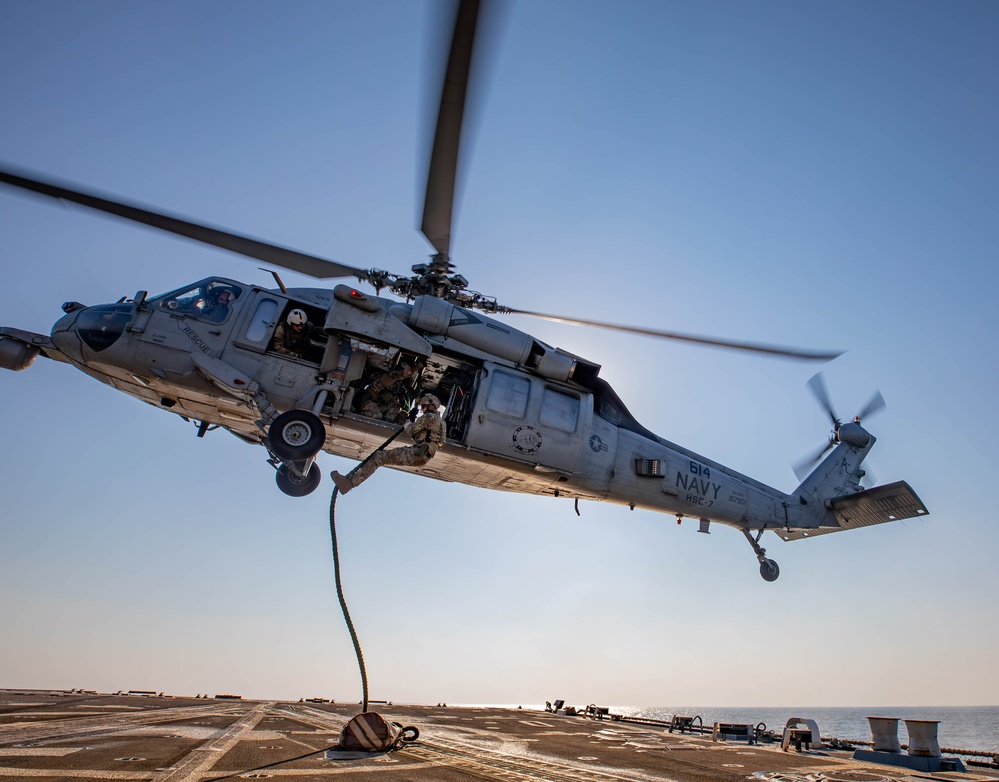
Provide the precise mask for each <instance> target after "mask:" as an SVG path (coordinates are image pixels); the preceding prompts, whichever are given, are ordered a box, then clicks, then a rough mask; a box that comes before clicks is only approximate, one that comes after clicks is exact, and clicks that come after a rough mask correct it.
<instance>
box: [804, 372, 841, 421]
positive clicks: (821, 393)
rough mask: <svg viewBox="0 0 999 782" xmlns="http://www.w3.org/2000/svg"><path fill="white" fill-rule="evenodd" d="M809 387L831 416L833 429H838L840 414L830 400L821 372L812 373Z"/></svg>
mask: <svg viewBox="0 0 999 782" xmlns="http://www.w3.org/2000/svg"><path fill="white" fill-rule="evenodd" d="M808 388H809V389H811V392H812V394H813V396H814V397H815V399H816V401H817V402H818V403H819V405H821V407H822V409H823V410H825V411H826V413H828V415H829V418H830V419H831V420H832V425H833V429H836V430H838V429H839V424H840V420H839V416H838V415H836V411H835V410H833V406H832V402H830V401H829V391H828V390H827V389H826V381H825V378H824V377H823V376H822V373H821V372H819V373H817V374H815V375H812V377H811V378H810V379H809V381H808Z"/></svg>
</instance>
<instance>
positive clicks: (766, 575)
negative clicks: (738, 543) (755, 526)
mask: <svg viewBox="0 0 999 782" xmlns="http://www.w3.org/2000/svg"><path fill="white" fill-rule="evenodd" d="M742 534H743V535H745V536H746V540H748V541H749V545H750V546H752V547H753V551H755V552H756V558H757V559H758V560H759V561H760V575H761V576H763V580H764V581H776V580H777V576H779V575H780V568H779V567H777V563H776V562H774V561H773V560H772V559H767V550H766V549H765V548H763V546H761V545H760V538H761V537H763V530H760V531H759V533H758V534H757V536H756V537H755V538H754V537H753V536H752V534H750V532H749V530H748V529H744V530H743V531H742Z"/></svg>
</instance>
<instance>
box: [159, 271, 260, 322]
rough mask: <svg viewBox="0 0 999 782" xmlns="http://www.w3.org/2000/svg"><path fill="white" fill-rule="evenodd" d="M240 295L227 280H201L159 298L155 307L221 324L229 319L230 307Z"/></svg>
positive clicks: (240, 291)
mask: <svg viewBox="0 0 999 782" xmlns="http://www.w3.org/2000/svg"><path fill="white" fill-rule="evenodd" d="M242 293H243V289H242V288H241V287H240V286H239V285H235V284H233V283H231V282H229V281H228V280H220V279H209V280H202V281H201V282H199V283H197V284H196V285H192V286H190V287H188V288H183V289H181V290H179V291H174V292H172V293H167V294H166V295H164V296H160V297H159V298H158V299H157V306H159V308H160V309H161V310H165V311H167V312H174V313H177V314H178V315H190V316H191V317H194V318H198V319H199V320H207V321H209V322H210V323H221V322H222V321H224V320H225V319H226V318H228V317H229V310H230V306H231V305H232V304H233V302H235V301H236V299H238V298H239V297H240V295H242Z"/></svg>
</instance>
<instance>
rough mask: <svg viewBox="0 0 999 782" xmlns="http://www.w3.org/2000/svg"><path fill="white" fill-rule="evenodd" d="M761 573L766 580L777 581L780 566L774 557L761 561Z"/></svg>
mask: <svg viewBox="0 0 999 782" xmlns="http://www.w3.org/2000/svg"><path fill="white" fill-rule="evenodd" d="M760 575H761V576H763V580H764V581H776V580H777V576H779V575H780V568H779V567H777V563H776V562H774V561H773V560H772V559H764V560H762V561H761V562H760Z"/></svg>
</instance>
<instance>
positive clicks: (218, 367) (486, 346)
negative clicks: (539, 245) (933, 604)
mask: <svg viewBox="0 0 999 782" xmlns="http://www.w3.org/2000/svg"><path fill="white" fill-rule="evenodd" d="M479 10H480V3H479V2H477V0H464V1H463V2H462V3H461V4H460V6H459V10H458V14H457V17H456V20H455V27H454V33H453V36H452V39H451V49H450V56H449V59H448V63H447V68H446V72H445V77H444V85H443V89H442V90H441V100H440V104H439V109H438V113H437V126H436V132H435V134H434V137H433V146H432V151H431V153H430V163H429V167H428V171H429V173H428V178H427V186H426V195H425V200H424V208H423V220H422V226H421V230H422V232H423V234H424V235H425V236H426V238H427V239H428V241H429V242H430V244H431V246H432V247H433V248H434V251H435V254H434V255H433V256H432V257H431V258H430V260H429V262H426V263H421V264H417V265H415V266H413V267H412V273H411V274H409V275H397V274H394V273H391V272H387V271H383V270H379V269H361V268H357V267H353V266H349V265H346V264H342V263H338V262H334V261H330V260H327V259H323V258H319V257H316V256H312V255H307V254H304V253H300V252H297V251H294V250H290V249H287V248H284V247H279V246H276V245H273V244H268V243H266V242H262V241H259V240H256V239H252V238H250V237H247V236H242V235H239V234H236V233H233V232H230V231H225V230H221V229H219V228H215V227H211V226H208V225H204V224H201V223H197V222H194V221H191V220H187V219H185V218H181V217H178V216H175V215H171V214H167V213H165V212H162V211H158V210H153V209H150V208H147V207H145V206H142V205H138V204H135V203H129V202H126V201H124V200H122V199H120V198H108V197H104V196H102V195H98V194H96V193H94V192H90V191H87V190H84V189H81V188H80V187H78V186H75V185H70V184H68V183H64V182H58V181H55V180H52V179H49V178H45V177H40V176H38V175H36V174H33V173H28V172H24V171H19V170H15V169H12V168H7V169H4V170H0V182H2V183H4V184H6V185H8V186H10V187H13V188H18V189H21V190H26V191H29V192H33V193H35V194H39V195H42V196H45V197H48V198H51V199H57V200H59V201H63V202H68V203H71V204H78V205H82V206H84V207H88V208H90V209H94V210H98V211H100V212H104V213H107V214H111V215H115V216H118V217H120V218H123V219H127V220H131V221H135V222H139V223H143V224H146V225H149V226H151V227H154V228H157V229H160V230H163V231H167V232H171V233H174V234H178V235H181V236H184V237H187V238H189V239H193V240H196V241H200V242H203V243H206V244H209V245H213V246H216V247H220V248H223V249H226V250H229V251H231V252H234V253H238V254H241V255H243V256H246V257H248V258H251V259H255V260H259V261H264V262H265V263H267V264H269V265H271V266H276V267H280V268H284V269H289V270H293V271H295V272H298V273H302V274H306V275H310V276H312V277H314V278H317V279H333V278H343V279H348V280H352V281H353V280H356V281H357V283H359V284H360V283H367V284H370V285H371V286H372V287H373V288H374V291H375V293H374V295H372V294H371V293H369V292H365V291H363V290H361V289H360V288H358V287H356V286H355V285H354V284H353V282H351V284H339V285H336V286H335V287H334V288H332V289H328V288H318V287H317V288H288V287H286V286H285V285H284V284H283V282H282V281H281V279H280V277H279V276H278V275H277V274H276V273H275V281H276V283H277V287H269V286H264V285H259V284H253V283H246V282H241V281H238V280H235V279H229V278H223V277H206V278H205V279H202V280H200V281H197V282H193V283H189V284H184V285H181V286H179V287H177V288H176V289H174V290H172V291H169V292H167V293H164V294H161V295H155V296H149V295H148V293H147V292H145V291H139V292H138V293H136V294H135V295H134V296H133V297H132V298H131V299H125V300H120V301H118V302H116V303H111V304H100V305H95V306H87V305H84V304H81V303H78V302H67V303H65V304H64V305H63V310H64V313H65V314H64V316H63V317H62V318H61V319H60V320H58V321H57V322H56V323H55V325H54V326H53V328H52V331H51V334H49V335H43V334H37V333H33V332H30V331H24V330H21V329H17V328H12V327H4V328H0V366H2V367H4V368H6V369H10V370H14V371H20V370H24V369H26V368H28V367H29V366H31V364H32V363H33V362H34V360H35V359H36V358H37V357H38V356H43V357H45V358H48V359H52V360H55V361H60V362H63V363H66V364H70V365H72V366H74V367H76V368H77V369H79V370H81V371H83V372H85V373H86V374H88V375H90V376H91V377H93V378H95V379H97V380H99V381H101V382H103V383H105V384H107V385H109V386H111V387H113V388H116V389H117V390H120V391H122V392H124V393H127V394H129V395H131V396H134V397H136V398H138V399H141V400H143V401H145V402H147V403H149V404H151V405H153V406H155V407H157V408H160V409H163V410H166V411H168V412H172V413H174V414H176V415H178V416H180V417H182V418H184V419H186V420H189V421H194V422H196V423H197V424H198V436H204V435H205V434H206V432H208V431H209V430H213V429H217V428H221V429H224V430H227V431H229V432H230V433H232V434H233V435H235V436H236V437H238V438H240V439H241V440H243V441H244V442H247V443H249V444H253V445H259V446H262V447H263V448H264V449H265V451H266V453H267V461H268V463H269V464H270V465H271V466H272V467H273V468H274V470H275V476H276V482H277V485H278V487H279V489H280V490H281V491H283V492H284V493H285V494H287V495H290V496H304V495H307V494H309V493H311V492H313V491H315V489H316V488H317V487H318V486H319V485H320V483H321V471H320V469H319V466H318V465H317V464H316V457H317V455H318V454H319V452H320V451H326V452H328V453H332V454H336V455H338V456H343V457H348V458H352V459H358V460H359V459H363V458H365V457H366V456H368V455H369V454H370V453H371V452H372V451H373V450H374V449H375V448H377V447H379V446H380V445H381V444H382V443H383V442H384V441H385V440H386V439H387V438H388V437H389V436H390V435H392V434H394V433H395V432H396V431H397V430H398V426H397V423H396V422H395V421H394V420H383V419H382V417H380V416H373V415H370V414H366V413H365V412H364V410H365V409H366V408H364V406H363V405H362V404H361V402H362V400H363V398H364V396H365V394H369V393H370V388H371V386H372V384H373V382H374V381H375V379H376V378H377V377H378V376H380V375H383V374H384V373H392V372H394V371H397V370H399V368H400V367H402V366H403V365H404V364H405V365H406V366H407V367H409V368H414V367H415V368H416V370H415V371H411V372H410V379H409V380H408V391H407V392H406V393H407V395H408V398H409V399H415V398H416V397H417V396H418V395H419V394H422V393H433V394H435V395H436V396H437V397H438V398H439V399H440V400H441V401H442V402H443V403H444V419H445V422H446V424H447V433H448V439H447V443H446V445H445V447H444V448H443V449H442V450H441V452H440V453H439V454H438V455H437V456H436V457H435V458H434V459H433V460H432V461H431V462H429V463H428V464H427V465H425V466H424V467H420V468H406V469H409V470H411V471H413V472H416V473H418V474H420V475H424V476H427V477H432V478H438V479H440V480H445V481H456V482H460V483H466V484H469V485H472V486H478V487H482V488H489V489H496V490H501V491H511V492H520V493H529V494H540V495H547V496H555V497H563V498H572V499H574V500H576V501H577V502H578V500H580V499H584V500H605V501H609V502H614V503H618V504H622V505H627V506H630V507H631V508H642V509H647V510H653V511H659V512H663V513H667V514H670V515H675V516H676V517H677V519H681V518H684V517H688V518H692V519H696V520H698V522H699V529H700V531H702V532H708V531H709V528H710V525H711V523H712V522H715V523H718V524H723V525H727V526H731V527H734V528H736V529H738V530H740V531H741V532H742V533H743V534H744V535H745V537H746V539H747V540H748V542H749V544H750V545H751V547H752V548H753V551H754V553H755V554H756V557H757V559H758V561H759V564H760V572H761V575H762V576H763V578H764V579H766V580H767V581H773V580H775V579H776V578H777V577H778V575H779V568H778V566H777V564H776V562H774V561H773V560H772V559H771V558H769V557H767V554H766V549H765V548H763V547H762V546H761V545H760V541H761V538H762V535H763V533H764V532H765V531H766V530H772V531H774V532H775V533H776V534H777V535H778V536H779V537H781V538H782V539H783V540H797V539H803V538H808V537H813V536H816V535H820V534H825V533H829V532H836V531H841V530H848V529H854V528H857V527H861V526H867V525H870V524H878V523H882V522H886V521H892V520H896V519H904V518H911V517H914V516H920V515H924V514H926V513H927V511H926V508H925V506H924V505H923V504H922V502H921V501H920V500H919V498H918V497H917V496H916V494H915V493H914V492H913V491H912V489H911V488H910V487H909V486H908V484H906V483H905V482H898V483H893V484H890V485H887V486H881V487H876V488H873V489H864V488H863V486H862V485H861V481H862V479H863V478H864V474H865V473H864V470H863V468H862V466H861V465H862V463H863V461H864V459H865V458H866V456H867V455H868V453H869V452H870V450H871V449H872V448H873V446H874V443H875V438H874V437H873V435H871V434H870V433H869V432H868V431H867V430H866V429H865V428H864V426H863V425H862V419H863V418H866V417H868V416H869V415H871V414H872V413H874V412H876V411H877V410H878V409H880V408H881V407H883V400H881V398H880V395H876V396H875V397H874V398H873V399H872V400H871V402H870V403H869V404H868V405H867V406H865V409H864V410H862V411H861V412H860V413H859V414H858V415H857V416H856V417H855V418H854V420H853V421H851V422H847V423H842V422H841V421H840V420H839V418H838V417H837V416H836V413H835V412H834V411H833V408H832V406H831V404H830V403H829V399H828V395H827V393H826V391H825V388H824V385H823V384H822V382H821V378H820V377H819V378H818V379H815V380H813V382H812V384H811V387H812V389H813V391H814V392H815V393H816V395H817V397H818V398H819V401H820V402H821V403H822V405H823V407H824V408H825V409H826V411H827V413H828V415H829V417H830V420H831V422H832V433H831V436H830V439H829V442H828V444H826V445H824V446H823V448H822V449H821V450H820V451H819V452H818V453H816V454H815V455H814V456H813V457H812V458H810V459H809V460H807V463H806V464H804V465H802V469H803V470H804V471H805V472H807V474H804V473H803V480H802V483H801V484H800V486H798V487H797V488H796V489H795V490H794V491H793V492H791V493H789V494H788V493H784V492H781V491H779V490H777V489H774V488H772V487H769V486H767V485H765V484H763V483H761V482H759V481H756V480H754V479H752V478H750V477H748V476H745V475H742V474H740V473H738V472H736V471H734V470H732V469H729V468H727V467H725V466H724V465H722V464H720V463H718V462H716V461H713V460H711V459H708V458H707V457H704V456H701V455H699V454H696V453H694V452H693V451H691V450H689V449H686V448H684V447H682V446H680V445H678V444H676V443H673V442H670V441H668V440H666V439H664V438H662V437H659V436H658V435H656V434H654V433H653V432H652V431H650V430H649V429H647V428H646V427H644V426H643V425H641V424H640V423H639V422H638V421H637V420H636V419H635V418H634V416H633V415H632V414H631V413H630V412H629V411H628V409H627V407H626V406H625V405H624V403H623V402H622V401H621V399H620V398H619V397H618V395H617V394H616V393H615V392H614V390H613V389H612V388H611V387H610V385H609V384H608V383H607V382H606V381H605V380H604V379H603V378H601V377H600V365H599V364H597V363H595V362H594V361H591V360H589V359H586V358H583V357H582V356H578V355H574V354H572V353H569V352H567V351H564V350H561V349H559V348H556V347H553V346H551V345H548V344H546V343H545V342H543V341H541V340H539V339H537V338H535V337H533V336H532V335H530V334H527V333H525V332H522V331H519V330H517V329H514V328H512V327H510V326H509V325H507V324H506V323H504V322H503V321H502V320H500V319H499V318H498V317H495V316H500V315H503V314H511V313H513V314H520V315H529V316H535V317H540V318H548V319H551V320H557V321H562V322H567V323H572V324H579V325H584V326H596V327H604V328H614V329H619V330H623V331H628V332H634V333H640V334H646V335H651V336H658V337H663V338H670V339H681V340H687V341H692V342H696V343H703V344H709V345H716V346H720V347H725V348H729V349H736V350H743V351H751V352H755V353H760V354H770V355H777V356H785V357H789V358H797V359H804V360H809V359H814V360H826V359H829V358H832V357H834V356H835V355H836V354H835V353H828V352H821V351H807V350H797V349H792V348H785V347H778V346H771V345H759V344H752V343H745V342H737V341H732V340H724V339H714V338H709V337H701V336H695V335H689V334H679V333H675V332H665V331H658V330H651V329H643V328H638V327H630V326H619V325H615V324H609V323H603V322H598V321H592V320H583V319H578V318H564V317H560V316H555V315H550V314H546V313H538V312H527V311H524V310H518V309H514V308H511V307H507V306H504V305H501V304H499V303H497V301H496V300H495V299H494V298H492V297H488V296H483V295H482V294H479V293H477V292H475V291H472V290H470V289H469V283H468V281H467V279H466V278H465V277H463V276H462V275H460V274H458V273H457V272H456V268H455V266H454V265H453V263H452V261H451V258H450V255H449V252H450V244H451V232H452V208H453V203H454V192H455V180H456V174H457V169H458V160H459V155H458V149H459V142H460V138H461V128H462V121H463V114H464V106H465V99H466V90H467V86H468V82H469V72H470V68H471V63H472V59H473V56H472V55H473V49H474V42H475V37H476V28H477V27H478V18H479ZM383 290H385V291H388V292H389V293H391V294H393V295H394V297H393V298H390V297H388V296H381V295H380V294H381V292H382V291H383ZM296 310H297V311H299V312H301V313H302V314H303V315H304V317H305V319H306V320H307V321H308V322H309V323H310V324H312V326H313V328H312V329H310V335H311V337H310V339H309V340H308V343H307V344H306V345H305V346H304V349H303V350H302V351H301V352H300V353H298V354H289V353H287V352H282V351H280V350H279V349H278V348H279V345H277V344H275V332H276V331H277V330H278V329H279V328H280V327H281V325H282V324H284V323H286V322H287V320H288V317H289V315H290V314H291V313H292V312H294V311H296ZM296 317H298V316H296ZM406 401H407V400H406V399H400V410H402V409H403V408H404V407H405V406H406ZM823 457H824V458H823ZM816 462H818V466H817V467H814V469H811V468H812V467H813V466H814V464H815V463H816ZM806 468H807V469H806ZM809 470H810V471H809Z"/></svg>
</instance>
